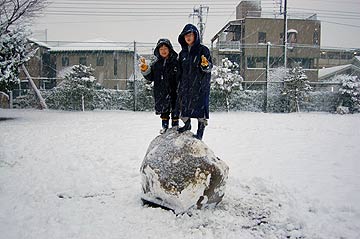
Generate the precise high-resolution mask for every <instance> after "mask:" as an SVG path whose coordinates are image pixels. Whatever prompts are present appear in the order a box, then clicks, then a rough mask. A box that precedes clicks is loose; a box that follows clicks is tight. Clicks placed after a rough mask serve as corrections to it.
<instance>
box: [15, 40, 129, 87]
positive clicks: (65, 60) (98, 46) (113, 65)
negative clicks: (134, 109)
mask: <svg viewBox="0 0 360 239" xmlns="http://www.w3.org/2000/svg"><path fill="white" fill-rule="evenodd" d="M32 42H33V45H34V46H33V47H36V48H37V49H38V50H37V52H36V55H35V56H34V57H33V58H32V59H31V60H30V61H29V62H28V63H27V64H26V67H27V69H28V71H29V73H30V75H31V76H32V77H33V80H34V82H35V84H36V85H37V86H38V87H39V88H43V89H50V88H52V87H54V86H56V85H57V84H59V83H60V82H61V81H62V80H63V79H64V76H65V75H66V74H67V73H68V72H69V71H70V69H71V67H72V66H73V65H79V64H82V65H86V66H91V67H92V68H94V77H95V78H96V79H97V82H98V83H99V84H100V85H102V86H103V87H105V88H109V89H120V90H124V89H126V87H127V80H128V79H129V78H130V77H131V76H132V75H133V72H134V51H133V50H131V49H130V47H124V46H121V45H119V44H117V43H114V42H110V41H108V40H103V39H95V40H91V41H86V42H76V43H70V44H63V45H58V44H57V45H56V46H50V45H49V44H45V43H42V42H37V41H34V40H32ZM21 78H22V79H25V78H26V77H25V75H24V74H23V73H22V75H21ZM23 82H24V83H26V82H27V81H26V80H23Z"/></svg>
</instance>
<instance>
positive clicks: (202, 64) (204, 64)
mask: <svg viewBox="0 0 360 239" xmlns="http://www.w3.org/2000/svg"><path fill="white" fill-rule="evenodd" d="M200 64H201V66H203V67H207V66H208V65H209V61H208V59H206V57H205V56H204V55H202V56H201V63H200Z"/></svg>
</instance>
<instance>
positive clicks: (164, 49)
mask: <svg viewBox="0 0 360 239" xmlns="http://www.w3.org/2000/svg"><path fill="white" fill-rule="evenodd" d="M159 54H160V56H161V57H162V58H165V59H166V58H168V57H169V54H170V51H169V48H168V47H167V46H166V45H162V46H161V47H159Z"/></svg>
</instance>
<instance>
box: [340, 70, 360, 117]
mask: <svg viewBox="0 0 360 239" xmlns="http://www.w3.org/2000/svg"><path fill="white" fill-rule="evenodd" d="M338 79H339V80H340V82H341V83H342V85H341V88H340V89H339V92H340V96H339V105H338V106H345V107H348V108H349V110H350V112H352V113H353V112H356V111H360V79H359V78H358V77H357V76H350V75H340V76H338Z"/></svg>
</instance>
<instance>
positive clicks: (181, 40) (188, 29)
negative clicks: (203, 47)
mask: <svg viewBox="0 0 360 239" xmlns="http://www.w3.org/2000/svg"><path fill="white" fill-rule="evenodd" d="M190 32H193V33H194V34H195V42H194V45H193V46H197V45H200V33H199V30H198V29H197V28H196V26H194V25H193V24H191V23H189V24H186V25H185V27H184V29H183V30H182V32H181V33H180V35H179V37H178V42H179V43H180V45H181V47H182V48H184V47H187V46H188V44H187V43H186V41H185V38H184V37H185V35H186V34H188V33H190Z"/></svg>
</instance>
